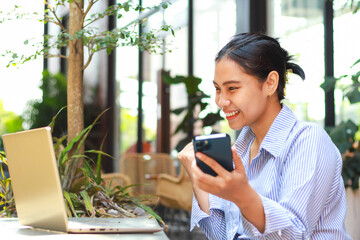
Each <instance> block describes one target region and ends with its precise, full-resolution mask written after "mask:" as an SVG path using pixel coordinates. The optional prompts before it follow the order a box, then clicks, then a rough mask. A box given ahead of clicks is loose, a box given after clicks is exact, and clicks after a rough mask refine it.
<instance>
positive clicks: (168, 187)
mask: <svg viewBox="0 0 360 240" xmlns="http://www.w3.org/2000/svg"><path fill="white" fill-rule="evenodd" d="M156 195H157V196H159V198H160V199H159V200H160V203H161V204H162V205H163V206H165V207H170V208H176V209H184V210H186V211H191V206H192V198H193V189H192V184H191V181H190V178H189V176H188V175H187V173H186V171H185V168H184V167H183V166H181V168H180V174H179V176H178V177H172V176H170V175H168V174H160V175H159V177H158V181H157V185H156Z"/></svg>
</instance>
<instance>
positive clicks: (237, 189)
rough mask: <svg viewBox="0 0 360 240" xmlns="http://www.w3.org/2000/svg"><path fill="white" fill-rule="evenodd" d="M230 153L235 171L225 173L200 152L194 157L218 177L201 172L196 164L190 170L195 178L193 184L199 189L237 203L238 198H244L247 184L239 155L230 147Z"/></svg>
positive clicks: (213, 161)
mask: <svg viewBox="0 0 360 240" xmlns="http://www.w3.org/2000/svg"><path fill="white" fill-rule="evenodd" d="M231 151H232V155H233V160H234V163H235V169H234V170H233V171H231V172H229V171H227V170H226V169H224V168H223V167H222V166H221V165H220V164H219V163H218V162H216V161H215V160H214V159H212V158H210V157H208V156H206V155H205V154H203V153H201V152H198V153H196V157H198V158H199V159H200V160H201V161H203V162H204V163H206V164H207V165H208V166H209V167H211V168H212V169H213V170H214V171H215V172H216V173H217V174H218V175H217V176H216V177H213V176H211V175H209V174H206V173H204V172H203V171H201V169H200V168H199V167H197V165H196V164H193V169H192V170H193V173H194V174H195V175H196V176H197V177H196V181H197V182H196V183H195V184H196V185H197V186H198V187H199V188H200V189H202V190H204V191H206V192H208V193H211V194H213V195H216V196H218V197H221V198H223V199H226V200H229V201H232V202H237V203H239V200H240V199H239V198H238V196H244V195H243V194H246V191H247V190H249V184H248V181H247V177H246V173H245V168H244V165H243V163H242V161H241V159H240V157H239V155H238V154H237V153H236V149H235V148H234V147H232V148H231ZM245 196H246V195H245Z"/></svg>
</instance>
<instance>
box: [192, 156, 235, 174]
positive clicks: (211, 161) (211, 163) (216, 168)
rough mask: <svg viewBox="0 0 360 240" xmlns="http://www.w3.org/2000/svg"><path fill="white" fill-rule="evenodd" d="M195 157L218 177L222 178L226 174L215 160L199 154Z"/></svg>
mask: <svg viewBox="0 0 360 240" xmlns="http://www.w3.org/2000/svg"><path fill="white" fill-rule="evenodd" d="M196 157H197V158H199V159H200V160H201V161H203V162H204V163H205V164H206V165H208V166H209V167H210V168H211V169H212V170H214V172H216V173H217V174H218V175H220V176H223V175H225V174H226V173H227V172H228V171H227V170H225V169H224V168H223V167H222V166H221V165H220V164H219V163H218V162H217V161H216V160H214V159H212V158H211V157H208V156H207V155H205V154H203V153H201V152H197V153H196Z"/></svg>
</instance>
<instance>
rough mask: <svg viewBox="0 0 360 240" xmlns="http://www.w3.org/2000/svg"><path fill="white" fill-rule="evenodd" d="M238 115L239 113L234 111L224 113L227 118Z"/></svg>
mask: <svg viewBox="0 0 360 240" xmlns="http://www.w3.org/2000/svg"><path fill="white" fill-rule="evenodd" d="M238 113H239V111H234V112H228V113H225V115H226V116H227V117H231V116H234V115H235V114H238Z"/></svg>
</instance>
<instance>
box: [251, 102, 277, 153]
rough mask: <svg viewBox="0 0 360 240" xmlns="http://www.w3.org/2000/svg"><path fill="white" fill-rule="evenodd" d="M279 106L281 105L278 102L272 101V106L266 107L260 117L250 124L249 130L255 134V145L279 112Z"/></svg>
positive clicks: (261, 139) (259, 142) (258, 144)
mask: <svg viewBox="0 0 360 240" xmlns="http://www.w3.org/2000/svg"><path fill="white" fill-rule="evenodd" d="M281 108H282V107H281V104H280V102H277V103H274V104H273V105H272V106H268V107H266V109H265V112H264V114H263V115H262V117H261V118H260V119H258V120H257V121H256V122H254V123H253V124H252V125H251V126H250V127H251V130H252V131H253V132H254V134H255V139H254V143H255V144H256V145H257V146H260V144H261V143H262V141H263V139H264V138H265V136H266V134H267V132H268V131H269V129H270V127H271V125H272V123H273V122H274V120H275V118H276V117H277V115H278V114H279V113H280V111H281Z"/></svg>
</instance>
